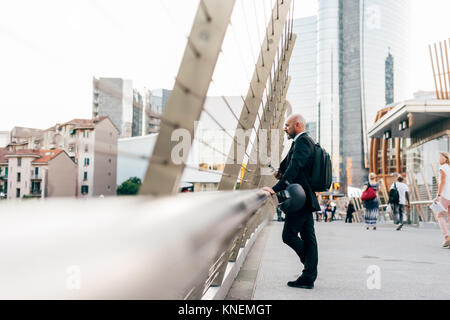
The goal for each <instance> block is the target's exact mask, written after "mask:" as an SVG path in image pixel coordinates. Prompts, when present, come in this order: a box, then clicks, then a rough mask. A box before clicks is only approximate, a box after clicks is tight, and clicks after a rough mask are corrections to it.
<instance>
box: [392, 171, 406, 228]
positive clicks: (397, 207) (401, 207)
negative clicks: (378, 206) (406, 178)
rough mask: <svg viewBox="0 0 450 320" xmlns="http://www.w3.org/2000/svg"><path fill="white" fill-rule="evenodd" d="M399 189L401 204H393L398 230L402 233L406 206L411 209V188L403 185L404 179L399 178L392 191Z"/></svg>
mask: <svg viewBox="0 0 450 320" xmlns="http://www.w3.org/2000/svg"><path fill="white" fill-rule="evenodd" d="M394 188H397V191H398V195H399V203H398V204H393V210H394V217H395V218H396V220H397V221H395V223H396V224H398V227H397V230H398V231H400V230H401V229H402V227H403V213H404V212H405V206H407V207H408V208H409V207H410V202H409V188H408V186H407V185H406V184H404V183H403V177H402V176H399V177H398V178H397V182H394V183H393V184H392V186H391V190H392V189H394Z"/></svg>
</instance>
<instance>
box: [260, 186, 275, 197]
mask: <svg viewBox="0 0 450 320" xmlns="http://www.w3.org/2000/svg"><path fill="white" fill-rule="evenodd" d="M262 191H263V192H266V193H268V196H269V197H270V196H272V195H274V194H275V191H273V189H272V188H269V187H264V188H262Z"/></svg>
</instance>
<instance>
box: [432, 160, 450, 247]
mask: <svg viewBox="0 0 450 320" xmlns="http://www.w3.org/2000/svg"><path fill="white" fill-rule="evenodd" d="M440 155H441V157H440V160H439V162H440V164H441V167H440V168H439V169H440V170H439V173H440V176H441V177H440V179H439V188H438V194H437V196H436V198H435V199H434V202H438V201H440V203H441V204H442V206H443V207H444V208H445V210H446V211H445V212H441V213H440V214H439V215H438V221H439V225H440V226H441V230H442V234H443V235H444V243H443V244H442V246H443V247H450V236H449V233H448V223H447V221H445V218H446V216H447V219H448V214H449V213H450V154H449V153H446V152H441V153H440Z"/></svg>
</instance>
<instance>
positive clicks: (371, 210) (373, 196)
mask: <svg viewBox="0 0 450 320" xmlns="http://www.w3.org/2000/svg"><path fill="white" fill-rule="evenodd" d="M376 178H377V175H376V174H375V173H371V174H370V175H369V181H368V182H367V183H365V184H364V189H363V194H362V197H361V200H363V201H364V208H365V209H366V213H365V215H364V223H365V225H366V229H367V230H369V229H370V227H372V228H373V230H377V220H378V213H379V211H380V203H379V202H378V197H377V190H378V183H377V181H376Z"/></svg>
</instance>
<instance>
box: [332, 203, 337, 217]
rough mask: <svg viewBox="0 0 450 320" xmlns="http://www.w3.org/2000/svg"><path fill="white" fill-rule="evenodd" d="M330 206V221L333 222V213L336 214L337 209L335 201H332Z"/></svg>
mask: <svg viewBox="0 0 450 320" xmlns="http://www.w3.org/2000/svg"><path fill="white" fill-rule="evenodd" d="M331 208H332V210H331V221H332V222H333V221H334V220H335V215H336V210H337V206H336V203H334V202H333V203H332V204H331Z"/></svg>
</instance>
